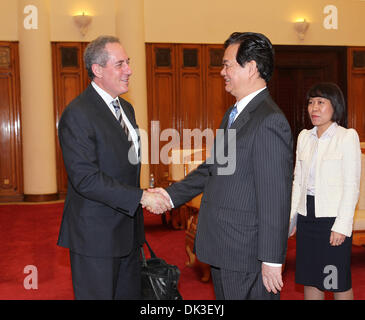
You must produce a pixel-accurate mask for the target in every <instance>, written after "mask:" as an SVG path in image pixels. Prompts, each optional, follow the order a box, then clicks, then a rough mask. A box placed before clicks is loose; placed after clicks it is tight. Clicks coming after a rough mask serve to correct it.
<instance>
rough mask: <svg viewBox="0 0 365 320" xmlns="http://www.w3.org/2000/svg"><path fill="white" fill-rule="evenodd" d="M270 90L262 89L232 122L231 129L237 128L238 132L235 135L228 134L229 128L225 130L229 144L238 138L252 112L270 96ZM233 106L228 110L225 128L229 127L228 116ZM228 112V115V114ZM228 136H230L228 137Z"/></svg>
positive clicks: (225, 137) (225, 138)
mask: <svg viewBox="0 0 365 320" xmlns="http://www.w3.org/2000/svg"><path fill="white" fill-rule="evenodd" d="M268 94H269V91H268V89H267V88H266V89H264V90H262V91H261V92H260V93H259V94H258V95H256V96H255V97H254V98H253V99H252V100H251V101H250V102H249V103H248V104H247V106H246V107H245V108H244V109H243V110H242V112H241V113H240V114H239V115H238V117H237V118H236V120H235V121H234V122H233V123H232V125H231V127H230V129H232V130H234V129H235V130H236V134H235V135H229V136H228V130H225V132H224V140H225V141H227V140H228V142H227V143H228V144H227V145H229V143H231V140H232V139H236V137H237V135H238V133H239V132H240V130H242V128H243V127H244V126H245V124H246V123H247V122H248V121H249V120H250V119H251V118H252V116H251V113H252V112H253V111H255V110H256V108H257V107H258V106H259V104H260V103H261V102H262V101H263V100H264V99H265V98H266V97H267V96H268ZM232 108H233V106H232V107H231V108H230V110H229V112H227V114H228V116H227V119H226V121H225V126H224V128H225V129H226V128H227V124H228V118H229V114H230V112H231V110H232ZM227 114H226V115H227ZM227 136H228V138H227Z"/></svg>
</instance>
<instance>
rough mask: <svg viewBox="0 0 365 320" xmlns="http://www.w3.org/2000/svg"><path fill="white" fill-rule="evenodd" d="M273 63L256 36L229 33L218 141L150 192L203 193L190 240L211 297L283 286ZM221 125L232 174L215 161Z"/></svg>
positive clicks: (282, 194)
mask: <svg viewBox="0 0 365 320" xmlns="http://www.w3.org/2000/svg"><path fill="white" fill-rule="evenodd" d="M273 68H274V54H273V48H272V45H271V43H270V41H269V39H267V38H266V37H265V36H264V35H262V34H257V33H250V32H245V33H238V32H236V33H233V34H232V35H231V36H230V37H229V39H228V40H227V41H226V42H225V53H224V57H223V69H222V71H221V75H222V76H223V77H224V80H225V89H226V91H227V92H229V93H231V94H232V95H233V96H234V97H235V98H236V100H237V102H236V104H235V105H234V106H232V107H230V108H229V109H228V110H227V112H226V114H225V116H224V118H223V120H222V123H221V125H220V129H224V130H225V131H224V132H225V133H224V135H225V137H224V139H225V140H224V141H225V142H224V143H225V144H226V145H224V146H223V147H222V145H221V143H220V142H218V139H216V141H215V144H214V149H213V150H215V152H214V154H212V156H211V158H209V159H208V160H207V161H206V162H205V163H203V164H202V165H200V166H199V167H198V168H197V169H196V170H194V171H193V172H191V173H190V174H189V175H187V176H186V177H185V179H184V180H182V181H180V182H177V183H174V184H172V185H171V186H169V187H168V188H167V189H166V190H163V189H157V190H156V189H155V191H154V192H160V193H163V194H164V195H165V196H166V195H167V193H168V195H169V196H170V198H171V201H172V203H173V204H174V206H175V207H178V206H180V205H182V204H183V203H185V202H187V201H189V200H190V199H192V198H193V197H195V196H196V195H198V194H199V193H201V192H203V197H202V202H201V206H200V211H199V221H198V229H197V234H196V242H195V246H196V253H197V257H198V258H199V259H200V260H201V261H202V262H205V263H207V264H210V265H211V270H212V278H213V283H214V290H215V294H216V298H217V299H280V293H279V292H280V290H281V289H282V287H283V281H282V275H281V271H282V270H281V269H282V268H281V265H282V263H283V262H284V260H285V256H286V248H287V237H288V225H289V214H290V199H291V185H292V172H293V151H292V148H293V146H292V144H293V141H292V134H291V129H290V126H289V124H288V122H287V120H286V118H285V116H284V114H283V113H282V111H281V110H280V109H279V107H278V106H277V105H276V104H275V102H274V101H273V100H272V98H271V97H270V94H269V92H268V89H267V88H266V85H267V82H268V81H269V80H270V78H271V75H272V72H273ZM228 128H229V130H233V133H235V138H236V140H235V142H236V153H235V158H234V157H233V158H230V159H229V161H236V166H235V170H233V172H229V171H230V170H226V172H225V171H224V170H222V169H224V167H226V168H227V166H225V165H222V164H220V163H221V162H222V161H219V159H222V157H224V154H226V153H227V150H229V143H230V140H229V136H230V135H229V134H227V131H229V130H227V129H228ZM227 141H228V143H227ZM231 142H232V141H231ZM227 144H228V148H227ZM222 152H223V155H222ZM227 171H228V172H229V173H228V174H227Z"/></svg>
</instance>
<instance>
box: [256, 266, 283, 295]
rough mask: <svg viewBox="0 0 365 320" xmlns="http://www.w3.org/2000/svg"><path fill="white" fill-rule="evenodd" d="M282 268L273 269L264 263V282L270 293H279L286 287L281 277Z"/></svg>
mask: <svg viewBox="0 0 365 320" xmlns="http://www.w3.org/2000/svg"><path fill="white" fill-rule="evenodd" d="M281 269H282V267H281V266H280V267H272V266H268V265H267V264H265V263H262V267H261V270H262V281H263V283H264V286H265V288H266V290H267V291H268V292H273V293H275V294H276V293H278V291H281V289H282V288H283V286H284V283H283V279H282V276H281Z"/></svg>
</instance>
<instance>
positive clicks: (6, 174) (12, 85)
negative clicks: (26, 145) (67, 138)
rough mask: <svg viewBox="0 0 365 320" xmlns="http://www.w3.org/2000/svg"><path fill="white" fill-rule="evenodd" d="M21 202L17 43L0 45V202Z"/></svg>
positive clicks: (21, 169)
mask: <svg viewBox="0 0 365 320" xmlns="http://www.w3.org/2000/svg"><path fill="white" fill-rule="evenodd" d="M22 199H23V165H22V147H21V125H20V81H19V56H18V43H16V42H0V201H20V200H22Z"/></svg>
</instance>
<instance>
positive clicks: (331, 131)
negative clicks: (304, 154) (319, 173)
mask: <svg viewBox="0 0 365 320" xmlns="http://www.w3.org/2000/svg"><path fill="white" fill-rule="evenodd" d="M337 127H338V124H337V123H336V122H334V123H332V124H331V125H330V126H329V127H328V128H327V130H326V131H325V132H323V134H322V135H321V137H320V138H318V135H317V131H318V130H317V127H314V128H313V129H311V132H310V134H311V136H312V139H314V140H315V143H314V144H313V154H312V164H311V167H310V170H309V175H308V184H307V194H308V195H310V196H314V195H315V194H316V188H315V185H316V164H317V154H318V142H319V140H326V139H331V138H332V137H333V136H334V135H335V134H336V129H337Z"/></svg>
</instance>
